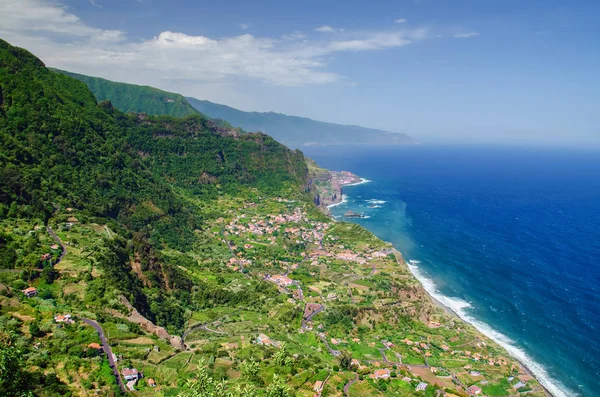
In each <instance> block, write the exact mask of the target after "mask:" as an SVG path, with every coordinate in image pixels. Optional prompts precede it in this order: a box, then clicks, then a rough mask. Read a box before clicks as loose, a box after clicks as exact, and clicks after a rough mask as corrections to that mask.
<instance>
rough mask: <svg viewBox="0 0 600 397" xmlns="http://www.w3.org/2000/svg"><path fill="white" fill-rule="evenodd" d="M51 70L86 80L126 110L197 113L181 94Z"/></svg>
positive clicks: (100, 94) (102, 96)
mask: <svg viewBox="0 0 600 397" xmlns="http://www.w3.org/2000/svg"><path fill="white" fill-rule="evenodd" d="M53 70H54V71H56V72H58V73H62V74H65V75H67V76H70V77H73V78H76V79H77V80H79V81H81V82H83V83H85V84H86V85H87V86H88V88H89V89H90V91H92V93H93V94H94V95H95V96H96V98H97V99H98V101H110V102H111V103H112V104H113V106H114V107H116V108H117V109H119V110H120V111H122V112H125V113H132V112H134V113H146V114H149V115H152V116H173V117H185V116H190V115H192V114H197V113H198V112H197V111H196V110H195V109H194V108H192V106H191V105H190V104H189V103H188V101H187V100H186V99H185V98H184V97H183V96H182V95H180V94H175V93H173V92H166V91H162V90H159V89H157V88H153V87H148V86H141V85H134V84H126V83H117V82H114V81H110V80H105V79H102V78H100V77H91V76H85V75H82V74H77V73H72V72H67V71H65V70H58V69H53Z"/></svg>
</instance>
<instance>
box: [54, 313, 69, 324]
mask: <svg viewBox="0 0 600 397" xmlns="http://www.w3.org/2000/svg"><path fill="white" fill-rule="evenodd" d="M54 321H56V322H57V323H66V324H72V323H73V319H72V318H71V315H70V314H59V315H56V316H54Z"/></svg>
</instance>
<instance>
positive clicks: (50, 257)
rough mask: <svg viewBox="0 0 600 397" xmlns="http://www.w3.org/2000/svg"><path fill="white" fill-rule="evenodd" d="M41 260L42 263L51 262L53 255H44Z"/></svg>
mask: <svg viewBox="0 0 600 397" xmlns="http://www.w3.org/2000/svg"><path fill="white" fill-rule="evenodd" d="M40 259H41V261H42V262H44V261H49V260H50V259H52V254H44V255H42V257H41V258H40Z"/></svg>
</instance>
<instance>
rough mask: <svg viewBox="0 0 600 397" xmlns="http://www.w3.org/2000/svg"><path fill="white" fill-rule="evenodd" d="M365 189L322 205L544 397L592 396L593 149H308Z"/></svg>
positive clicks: (598, 293)
mask: <svg viewBox="0 0 600 397" xmlns="http://www.w3.org/2000/svg"><path fill="white" fill-rule="evenodd" d="M304 152H305V154H306V155H308V156H309V157H311V158H313V159H315V160H316V161H317V162H318V163H319V165H321V166H323V167H326V168H329V169H334V170H348V171H352V172H354V173H356V174H358V175H359V176H361V177H363V178H366V179H367V180H369V182H368V183H364V184H360V185H356V186H348V187H345V188H344V193H345V200H344V202H343V203H341V204H339V205H337V206H334V207H332V208H331V212H332V215H334V216H335V217H336V218H338V219H340V220H343V219H344V218H343V214H344V212H346V211H348V210H352V211H355V212H360V213H362V214H364V215H366V216H367V217H366V218H364V219H357V218H353V219H346V220H347V221H351V222H356V223H359V224H361V225H363V226H364V227H366V228H367V229H369V230H371V231H372V232H373V233H374V234H375V235H377V236H378V237H380V238H381V239H383V240H385V241H389V242H391V243H393V244H394V246H395V247H396V248H397V249H398V250H400V251H401V252H402V253H403V254H404V256H405V258H406V259H407V260H412V261H415V262H414V263H413V264H411V265H410V268H411V270H412V271H413V274H415V276H417V278H418V279H419V280H420V281H421V283H422V284H423V285H424V286H425V288H426V289H427V290H428V291H429V292H430V293H431V294H432V295H434V296H435V297H436V298H437V299H438V300H440V301H441V302H442V303H444V304H445V305H447V306H449V307H450V308H451V309H452V310H454V311H455V312H456V313H457V314H458V315H459V316H460V317H462V318H463V319H465V320H467V321H468V322H470V323H471V324H473V325H474V326H476V327H477V328H479V330H480V331H482V332H484V333H485V334H486V335H488V336H489V337H491V338H492V339H494V340H496V341H497V342H499V343H500V344H502V345H503V346H504V347H506V348H507V349H508V350H509V351H510V353H512V354H513V355H514V356H515V357H516V358H518V359H519V360H520V361H521V362H523V363H525V364H526V365H527V367H528V368H529V369H530V370H531V371H532V372H533V373H534V374H535V375H536V377H537V378H538V379H539V380H540V381H541V382H542V384H543V385H544V386H545V387H546V388H547V389H548V390H549V391H550V392H551V393H552V394H553V395H554V396H555V397H563V396H565V397H572V396H600V149H584V148H570V149H565V148H563V149H558V148H547V147H544V148H524V147H491V146H427V145H412V146H401V147H380V148H374V147H373V148H369V149H365V148H364V147H363V148H360V147H337V148H331V147H328V148H317V147H312V148H308V149H307V150H304Z"/></svg>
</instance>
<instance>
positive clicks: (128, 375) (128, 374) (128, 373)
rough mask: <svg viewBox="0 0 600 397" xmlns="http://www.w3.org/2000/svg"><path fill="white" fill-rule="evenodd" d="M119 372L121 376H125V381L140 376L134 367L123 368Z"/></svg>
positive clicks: (134, 379) (136, 378)
mask: <svg viewBox="0 0 600 397" xmlns="http://www.w3.org/2000/svg"><path fill="white" fill-rule="evenodd" d="M121 374H122V375H123V378H125V380H126V381H127V382H129V381H132V380H133V381H136V380H138V379H139V377H140V373H139V372H138V370H137V369H135V368H123V370H122V371H121Z"/></svg>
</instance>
